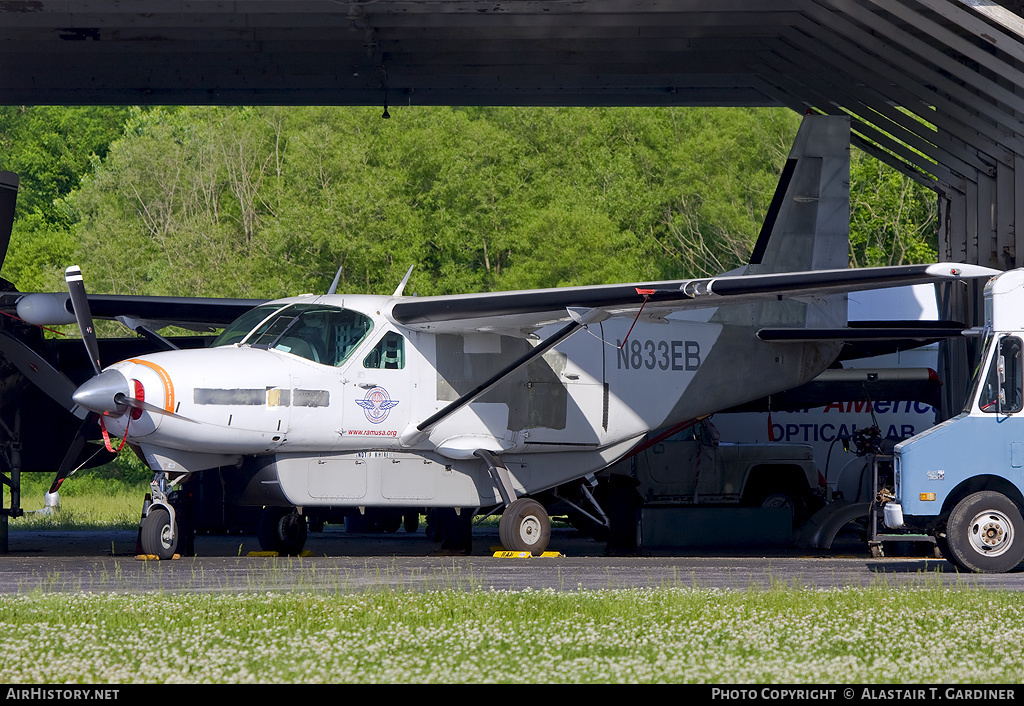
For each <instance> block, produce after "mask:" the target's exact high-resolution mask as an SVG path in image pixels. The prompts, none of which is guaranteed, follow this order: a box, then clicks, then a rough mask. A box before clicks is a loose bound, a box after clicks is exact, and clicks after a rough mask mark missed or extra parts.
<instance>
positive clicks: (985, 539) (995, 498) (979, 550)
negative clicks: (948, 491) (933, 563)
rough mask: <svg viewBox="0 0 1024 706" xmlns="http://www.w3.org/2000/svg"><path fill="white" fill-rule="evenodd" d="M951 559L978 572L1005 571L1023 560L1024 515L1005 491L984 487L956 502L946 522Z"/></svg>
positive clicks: (965, 567) (964, 567)
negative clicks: (1022, 515)
mask: <svg viewBox="0 0 1024 706" xmlns="http://www.w3.org/2000/svg"><path fill="white" fill-rule="evenodd" d="M946 541H947V543H948V546H949V554H950V559H952V561H953V563H954V564H956V565H957V566H959V567H960V568H962V569H967V570H969V571H974V572H977V573H1004V572H1007V571H1010V570H1011V569H1013V568H1015V567H1016V566H1017V565H1018V564H1019V563H1020V562H1021V561H1022V560H1024V519H1022V518H1021V513H1020V509H1019V508H1018V507H1017V504H1016V503H1015V502H1013V501H1012V500H1010V499H1009V498H1008V497H1006V496H1005V495H1003V494H1002V493H997V492H994V491H991V490H983V491H980V492H977V493H973V494H971V495H968V496H967V497H966V498H964V499H963V500H961V501H960V502H959V503H957V505H956V507H954V508H953V512H951V513H950V515H949V519H948V520H947V522H946Z"/></svg>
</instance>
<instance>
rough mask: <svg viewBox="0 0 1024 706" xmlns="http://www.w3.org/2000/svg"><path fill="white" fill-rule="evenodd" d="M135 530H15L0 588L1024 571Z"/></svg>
mask: <svg viewBox="0 0 1024 706" xmlns="http://www.w3.org/2000/svg"><path fill="white" fill-rule="evenodd" d="M135 540H136V536H135V532H133V531H129V530H113V531H95V532H93V531H82V530H76V531H57V530H46V531H31V530H13V531H11V533H10V540H9V552H8V553H7V554H6V555H0V593H20V592H26V591H34V590H42V591H92V592H154V591H159V592H179V591H190V592H191V591H231V592H237V591H292V590H317V591H359V590H380V589H406V590H437V589H449V588H454V589H460V590H480V589H482V590H491V589H493V590H525V589H534V590H556V591H575V590H583V589H585V590H600V589H622V588H631V587H647V588H657V587H698V588H714V589H732V590H750V589H755V588H767V587H770V586H777V585H784V586H791V587H801V588H803V587H807V588H840V587H845V586H868V585H884V586H890V587H904V586H935V585H943V586H949V587H955V586H971V587H979V586H980V587H988V588H1000V589H1009V590H1024V573H1020V572H1017V573H1011V574H1000V575H964V574H960V573H958V572H957V571H956V569H955V568H954V567H953V566H952V565H951V564H949V563H948V562H945V561H943V560H941V559H934V558H931V557H930V556H908V557H887V558H873V557H872V556H871V555H870V553H869V552H868V551H867V548H866V547H861V546H857V545H854V546H849V547H844V548H841V549H839V550H836V551H830V552H813V553H809V552H802V551H800V550H798V549H796V548H795V547H785V546H783V547H767V548H761V549H757V548H748V549H732V550H726V551H716V552H710V551H708V550H706V549H703V550H685V549H679V548H674V549H660V550H658V549H648V550H645V552H644V554H643V555H640V556H606V553H605V545H604V544H603V543H601V542H597V541H594V540H592V539H589V538H586V537H583V536H581V535H579V534H578V533H577V532H576V531H575V530H571V529H555V530H553V532H552V541H551V545H550V548H551V549H552V550H555V551H557V552H559V553H560V554H561V556H557V557H552V558H546V557H545V558H498V557H494V556H493V555H492V552H493V551H494V550H497V549H500V547H498V546H497V545H498V542H497V530H496V529H492V528H486V527H485V528H477V529H475V530H474V547H473V555H471V556H442V555H438V554H437V553H436V552H437V549H438V545H437V544H436V543H435V542H433V541H431V540H429V539H427V538H426V537H425V536H424V535H423V533H422V532H421V533H417V534H405V533H404V532H398V533H395V534H355V535H353V534H346V533H345V532H344V531H343V530H340V529H339V530H331V529H330V527H328V530H327V531H325V532H323V533H311V534H310V536H309V541H308V542H307V545H306V549H307V552H306V554H305V555H304V556H302V557H278V556H268V555H265V554H262V553H260V548H259V546H258V543H257V541H256V538H255V537H254V536H250V535H215V536H199V537H197V538H196V543H195V552H196V555H195V556H189V557H183V558H181V559H175V560H170V561H155V560H142V559H139V558H137V556H136V554H135Z"/></svg>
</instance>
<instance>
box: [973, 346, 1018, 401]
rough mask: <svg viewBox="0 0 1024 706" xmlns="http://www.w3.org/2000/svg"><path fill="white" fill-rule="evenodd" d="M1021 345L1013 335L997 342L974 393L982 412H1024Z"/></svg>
mask: <svg viewBox="0 0 1024 706" xmlns="http://www.w3.org/2000/svg"><path fill="white" fill-rule="evenodd" d="M1022 350H1024V344H1022V342H1021V339H1019V338H1017V337H1016V336H1005V337H1004V338H1001V339H999V342H998V347H997V348H996V350H995V352H994V354H993V355H992V360H991V361H990V363H989V367H988V371H987V372H986V374H985V378H984V381H983V382H982V383H981V389H980V391H979V394H978V408H979V409H980V410H981V411H982V412H989V413H993V414H994V413H997V412H999V413H1002V414H1013V413H1015V412H1020V411H1021V409H1024V367H1022V360H1021V352H1022Z"/></svg>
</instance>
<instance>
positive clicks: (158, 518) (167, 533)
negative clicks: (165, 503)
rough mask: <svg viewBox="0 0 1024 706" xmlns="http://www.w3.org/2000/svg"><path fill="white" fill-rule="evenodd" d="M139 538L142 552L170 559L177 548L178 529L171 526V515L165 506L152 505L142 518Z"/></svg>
mask: <svg viewBox="0 0 1024 706" xmlns="http://www.w3.org/2000/svg"><path fill="white" fill-rule="evenodd" d="M172 534H173V537H172V536H171V535H172ZM139 539H140V541H141V543H142V553H143V554H148V555H152V556H156V557H158V558H160V559H170V558H172V557H173V556H174V554H175V552H176V551H177V550H178V531H177V528H175V527H172V525H171V515H170V513H169V512H167V509H166V508H163V507H159V506H157V507H154V508H152V509H151V510H150V511H149V514H148V515H146V516H145V517H144V518H143V519H142V527H141V532H140V537H139Z"/></svg>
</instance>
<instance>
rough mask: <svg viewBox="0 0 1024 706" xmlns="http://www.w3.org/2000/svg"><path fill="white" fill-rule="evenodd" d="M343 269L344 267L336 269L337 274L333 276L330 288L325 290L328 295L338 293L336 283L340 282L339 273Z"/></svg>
mask: <svg viewBox="0 0 1024 706" xmlns="http://www.w3.org/2000/svg"><path fill="white" fill-rule="evenodd" d="M344 269H345V266H344V265H342V266H341V267H339V268H338V274H336V275H334V281H333V282H331V288H330V289H328V290H327V293H328V294H334V293H335V292H337V291H338V282H340V281H341V271H342V270H344Z"/></svg>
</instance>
